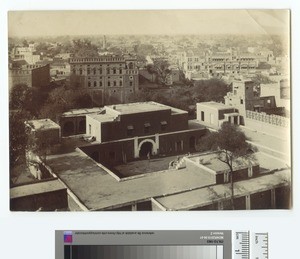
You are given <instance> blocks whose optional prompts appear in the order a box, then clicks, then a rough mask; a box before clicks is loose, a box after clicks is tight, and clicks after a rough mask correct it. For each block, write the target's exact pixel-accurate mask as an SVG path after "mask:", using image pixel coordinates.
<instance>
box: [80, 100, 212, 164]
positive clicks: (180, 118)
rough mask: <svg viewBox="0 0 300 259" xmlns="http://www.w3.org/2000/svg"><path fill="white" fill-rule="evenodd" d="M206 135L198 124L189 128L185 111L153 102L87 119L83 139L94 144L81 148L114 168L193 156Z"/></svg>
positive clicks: (125, 106)
mask: <svg viewBox="0 0 300 259" xmlns="http://www.w3.org/2000/svg"><path fill="white" fill-rule="evenodd" d="M205 133H206V129H205V128H204V127H203V126H201V125H200V124H196V125H193V127H192V126H191V121H189V120H188V112H186V111H183V110H179V109H176V108H173V107H170V106H166V105H162V104H159V103H155V102H145V103H129V104H119V105H112V106H105V107H104V109H103V111H102V112H100V113H94V114H87V115H86V135H88V136H92V137H94V138H95V140H96V143H95V144H93V145H92V146H91V145H88V146H87V147H81V148H82V150H83V151H84V152H85V153H87V154H88V155H90V156H91V157H92V158H93V159H94V160H96V161H98V162H104V163H105V162H106V163H112V164H115V163H120V162H124V161H126V160H127V159H128V160H131V159H136V158H140V157H147V156H155V155H159V154H166V155H167V154H168V155H172V154H180V153H187V152H193V151H195V148H196V143H197V141H199V139H200V138H201V137H202V136H203V135H204V134H205Z"/></svg>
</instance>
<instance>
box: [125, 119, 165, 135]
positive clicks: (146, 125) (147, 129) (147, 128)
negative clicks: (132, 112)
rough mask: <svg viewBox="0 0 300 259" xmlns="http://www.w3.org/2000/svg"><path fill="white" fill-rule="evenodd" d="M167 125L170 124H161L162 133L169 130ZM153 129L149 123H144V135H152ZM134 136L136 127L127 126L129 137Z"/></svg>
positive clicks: (162, 122)
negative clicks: (151, 130)
mask: <svg viewBox="0 0 300 259" xmlns="http://www.w3.org/2000/svg"><path fill="white" fill-rule="evenodd" d="M167 125H168V123H167V122H166V121H161V122H160V130H161V131H166V130H167ZM150 129H151V124H150V123H149V122H145V123H144V133H145V134H148V133H150ZM133 135H134V127H133V126H132V125H128V126H127V136H128V137H132V136H133Z"/></svg>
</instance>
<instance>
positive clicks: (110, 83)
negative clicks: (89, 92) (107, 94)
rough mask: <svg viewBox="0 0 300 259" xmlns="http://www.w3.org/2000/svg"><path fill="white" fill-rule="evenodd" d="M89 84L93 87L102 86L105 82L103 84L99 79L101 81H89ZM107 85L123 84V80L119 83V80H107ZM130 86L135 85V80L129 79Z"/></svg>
mask: <svg viewBox="0 0 300 259" xmlns="http://www.w3.org/2000/svg"><path fill="white" fill-rule="evenodd" d="M87 85H88V87H92V86H94V87H97V86H99V87H102V86H103V85H104V84H103V82H102V81H99V82H97V81H94V82H91V81H88V84H87ZM107 86H123V81H119V83H118V82H117V81H113V82H111V81H108V82H107ZM129 86H133V82H132V81H129Z"/></svg>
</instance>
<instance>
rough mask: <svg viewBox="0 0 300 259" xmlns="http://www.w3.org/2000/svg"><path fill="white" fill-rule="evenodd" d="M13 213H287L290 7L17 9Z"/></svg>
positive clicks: (11, 72)
mask: <svg viewBox="0 0 300 259" xmlns="http://www.w3.org/2000/svg"><path fill="white" fill-rule="evenodd" d="M8 53H9V60H8V77H9V86H8V90H9V142H10V143H9V144H10V147H9V148H10V150H9V158H10V164H9V165H10V172H9V174H10V183H9V184H10V209H11V211H41V212H42V211H182V210H183V211H186V210H197V211H199V210H258V209H290V208H291V206H292V201H291V196H292V195H291V193H292V189H291V178H292V172H291V133H290V131H291V130H290V125H291V119H290V118H291V104H290V100H291V95H290V88H291V80H290V58H291V57H290V11H289V10H161V11H159V10H152V11H151V10H135V11H133V10H126V11H125V10H119V11H95V10H94V11H10V12H9V13H8Z"/></svg>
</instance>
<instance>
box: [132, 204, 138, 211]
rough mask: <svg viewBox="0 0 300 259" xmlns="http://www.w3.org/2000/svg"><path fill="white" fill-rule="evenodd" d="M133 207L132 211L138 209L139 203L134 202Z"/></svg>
mask: <svg viewBox="0 0 300 259" xmlns="http://www.w3.org/2000/svg"><path fill="white" fill-rule="evenodd" d="M131 208H132V211H137V204H136V203H133V204H132V206H131Z"/></svg>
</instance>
